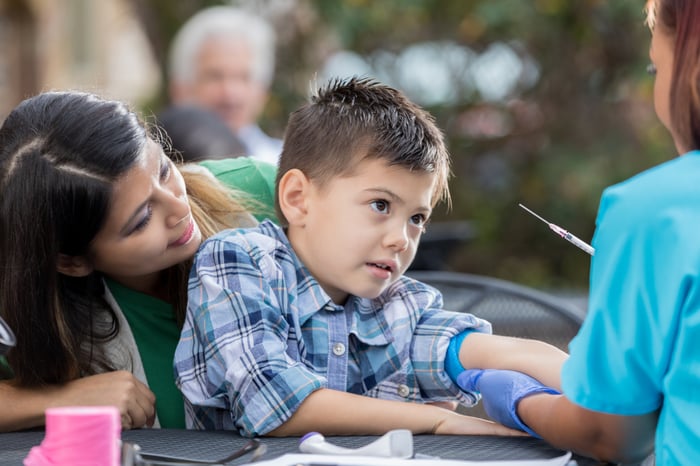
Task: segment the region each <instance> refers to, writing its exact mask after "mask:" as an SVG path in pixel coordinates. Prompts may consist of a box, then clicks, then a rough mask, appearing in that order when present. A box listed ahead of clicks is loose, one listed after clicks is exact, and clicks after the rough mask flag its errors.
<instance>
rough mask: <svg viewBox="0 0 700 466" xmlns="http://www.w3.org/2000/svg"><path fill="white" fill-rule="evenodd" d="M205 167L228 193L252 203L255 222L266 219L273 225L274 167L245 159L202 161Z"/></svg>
mask: <svg viewBox="0 0 700 466" xmlns="http://www.w3.org/2000/svg"><path fill="white" fill-rule="evenodd" d="M199 164H200V165H202V166H203V167H206V168H207V170H209V171H210V172H211V173H212V174H213V175H214V176H215V177H216V178H217V179H218V180H219V181H221V182H222V183H223V184H225V185H226V186H228V187H229V188H231V189H235V190H237V191H240V192H242V193H244V194H245V195H247V196H248V197H249V198H250V199H251V200H253V201H254V202H253V203H252V205H251V206H249V208H250V210H251V211H252V213H253V215H254V216H255V218H256V219H258V220H259V221H262V220H264V219H266V218H269V219H271V220H273V221H275V222H277V216H276V214H275V178H276V176H277V167H276V166H275V165H272V164H270V163H266V162H261V161H260V160H255V159H252V158H249V157H236V158H232V159H219V160H204V161H202V162H200V163H199Z"/></svg>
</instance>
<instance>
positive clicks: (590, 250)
mask: <svg viewBox="0 0 700 466" xmlns="http://www.w3.org/2000/svg"><path fill="white" fill-rule="evenodd" d="M518 205H519V206H520V207H522V208H523V209H525V210H526V211H527V212H529V213H530V214H532V215H534V216H535V217H537V218H538V219H540V220H542V221H543V222H544V223H546V224H547V225H548V226H549V229H550V230H552V231H553V232H555V233H556V234H558V235H559V236H561V237H562V238H564V239H565V240H567V241H568V242H570V243H571V244H573V245H574V246H577V247H578V248H580V249H582V250H584V251H586V252H587V253H588V254H590V255H591V256H592V255H594V254H595V249H594V248H593V246H591V245H590V244H588V243H586V242H585V241H582V240H580V239H579V238H577V237H576V236H574V235H572V234H571V233H569V232H568V231H566V230H565V229H563V228H562V227H560V226H558V225H555V224H554V223H552V222H550V221H548V220H545V219H544V218H542V217H540V216H539V215H537V214H536V213H534V212H533V211H531V210H530V209H528V208H527V207H525V206H524V205H522V204H518Z"/></svg>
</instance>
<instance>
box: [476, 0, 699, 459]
mask: <svg viewBox="0 0 700 466" xmlns="http://www.w3.org/2000/svg"><path fill="white" fill-rule="evenodd" d="M647 12H648V23H649V26H650V27H651V30H652V40H651V49H650V53H649V55H650V58H651V65H650V67H649V70H650V71H651V73H652V74H653V75H654V76H655V83H654V107H655V110H656V114H657V115H658V117H659V119H660V120H661V122H662V123H663V124H664V126H665V127H666V128H667V129H668V130H669V132H670V134H671V136H672V137H673V141H674V142H675V145H676V149H677V150H678V153H679V154H681V156H680V157H676V158H674V159H673V160H670V161H668V162H666V163H663V164H661V165H659V166H657V167H654V168H652V169H650V170H647V171H645V172H643V173H641V174H639V175H637V176H635V177H633V178H631V179H629V180H627V181H625V182H623V183H620V184H618V185H615V186H612V187H610V188H608V189H607V190H606V191H605V193H604V194H603V197H602V200H601V202H600V209H599V212H598V219H597V229H596V233H595V236H594V238H593V246H594V247H595V256H594V257H593V261H592V265H591V274H590V275H591V276H590V299H589V305H588V315H587V316H586V320H585V322H584V324H583V326H582V327H581V330H580V332H579V334H578V335H577V336H576V338H575V339H574V340H573V341H572V343H571V345H570V358H569V360H568V361H567V362H566V363H565V364H564V367H563V370H562V388H563V392H564V394H563V395H558V396H553V395H542V394H531V392H530V388H531V387H536V385H537V384H536V383H534V382H532V381H529V380H528V379H526V378H525V376H523V375H522V374H518V373H507V372H502V371H467V372H466V373H463V376H464V379H463V381H464V382H465V383H466V384H468V385H472V386H474V387H476V388H477V389H479V390H480V391H481V393H482V395H483V396H484V397H483V400H484V403H485V407H486V410H487V412H490V413H491V414H492V415H493V416H494V418H495V419H496V420H499V421H501V422H503V423H504V424H506V425H511V426H512V425H514V424H518V423H520V424H522V423H523V422H524V423H525V424H526V425H528V426H529V427H530V428H531V429H533V430H534V431H535V432H537V433H538V434H540V435H541V436H542V437H544V438H545V439H546V440H548V441H549V442H551V443H552V444H554V445H556V446H559V447H562V448H566V449H571V450H576V451H578V452H581V453H585V454H588V455H590V456H593V457H596V458H601V459H606V460H609V461H623V462H634V461H639V460H641V459H642V458H644V457H645V456H647V455H648V454H649V453H651V452H652V451H653V450H654V444H656V448H655V456H656V462H657V464H663V465H688V464H697V462H698V458H700V442H698V432H700V391H698V386H700V344H698V342H699V341H700V240H698V238H699V235H698V230H699V228H700V184H699V181H700V2H699V1H697V0H649V1H648V2H647Z"/></svg>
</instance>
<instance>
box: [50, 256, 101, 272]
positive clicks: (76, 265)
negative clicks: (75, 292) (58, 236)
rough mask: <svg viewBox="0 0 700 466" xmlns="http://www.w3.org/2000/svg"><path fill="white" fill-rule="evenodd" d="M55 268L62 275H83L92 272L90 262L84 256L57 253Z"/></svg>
mask: <svg viewBox="0 0 700 466" xmlns="http://www.w3.org/2000/svg"><path fill="white" fill-rule="evenodd" d="M56 269H57V270H58V272H59V273H62V274H63V275H68V276H70V277H84V276H86V275H89V274H90V273H92V270H93V268H92V264H91V263H90V261H88V260H87V258H85V256H69V255H66V254H59V255H58V264H57V265H56Z"/></svg>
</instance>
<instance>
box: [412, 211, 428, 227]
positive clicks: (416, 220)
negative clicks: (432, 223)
mask: <svg viewBox="0 0 700 466" xmlns="http://www.w3.org/2000/svg"><path fill="white" fill-rule="evenodd" d="M427 220H428V219H427V218H426V217H425V215H423V214H416V215H413V216H412V217H411V223H412V224H414V225H416V226H418V227H421V228H422V227H424V226H425V223H426V221H427Z"/></svg>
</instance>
